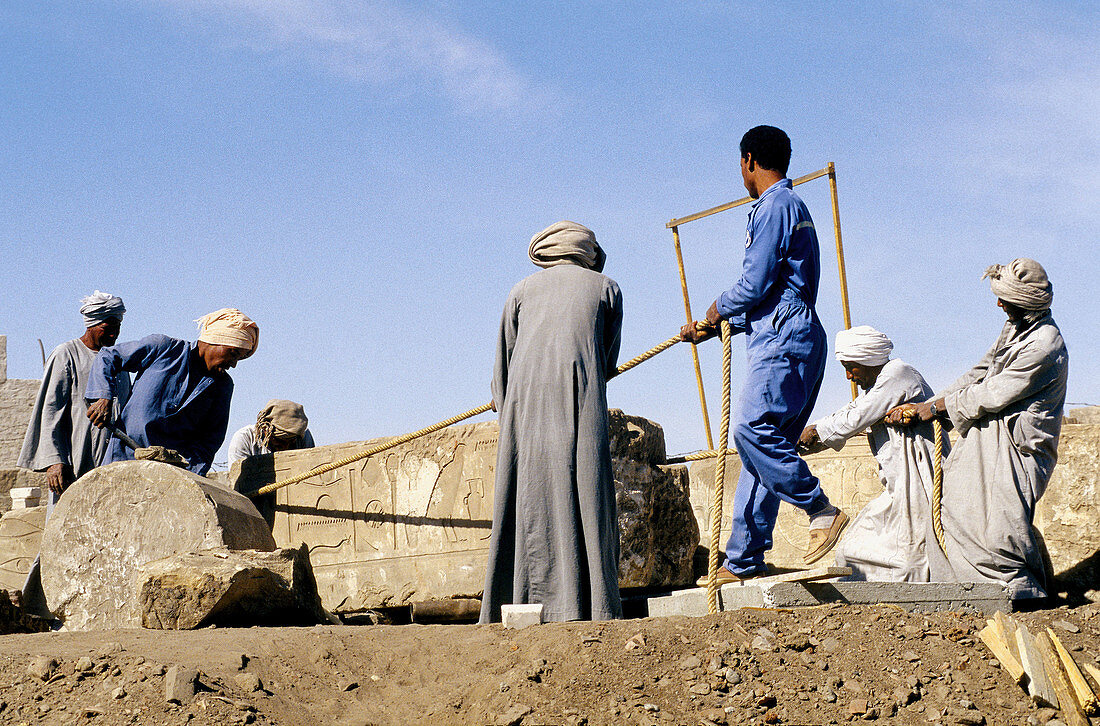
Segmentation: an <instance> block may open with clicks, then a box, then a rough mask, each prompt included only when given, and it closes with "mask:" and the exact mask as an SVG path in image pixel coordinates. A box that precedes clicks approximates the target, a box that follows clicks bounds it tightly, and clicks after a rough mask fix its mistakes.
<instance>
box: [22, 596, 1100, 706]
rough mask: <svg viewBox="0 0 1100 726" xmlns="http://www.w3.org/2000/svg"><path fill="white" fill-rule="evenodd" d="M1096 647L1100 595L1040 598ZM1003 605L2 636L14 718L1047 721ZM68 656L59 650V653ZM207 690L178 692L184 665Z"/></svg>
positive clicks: (1034, 616) (1086, 650)
mask: <svg viewBox="0 0 1100 726" xmlns="http://www.w3.org/2000/svg"><path fill="white" fill-rule="evenodd" d="M1015 617H1016V618H1017V620H1018V621H1020V622H1022V623H1025V624H1026V625H1027V626H1028V627H1029V628H1030V629H1031V630H1032V632H1035V631H1037V630H1040V629H1042V628H1044V627H1048V626H1049V627H1051V628H1053V630H1054V631H1055V632H1056V633H1057V634H1058V636H1059V637H1060V638H1061V639H1062V641H1063V642H1064V643H1065V645H1066V646H1067V647H1068V648H1069V649H1070V650H1071V651H1073V655H1074V657H1075V658H1077V659H1078V661H1079V662H1084V661H1089V662H1093V663H1095V662H1097V658H1098V656H1100V637H1098V636H1100V605H1097V604H1085V605H1080V606H1077V607H1069V606H1065V607H1060V608H1055V609H1051V610H1044V611H1036V612H1030V613H1018V614H1016V616H1015ZM984 621H985V619H984V617H982V616H979V615H975V614H972V613H935V614H928V615H920V614H910V613H906V612H903V611H902V610H900V609H898V608H896V607H892V606H885V605H879V606H874V607H866V606H861V607H852V606H841V605H829V606H822V607H817V608H807V609H799V610H741V611H737V612H732V613H723V614H720V615H714V616H707V617H700V618H683V617H674V618H647V619H639V620H623V621H615V622H605V623H567V624H548V625H541V626H537V627H532V628H528V629H525V630H520V631H516V630H505V629H503V628H502V627H501V626H499V625H492V626H477V625H400V626H397V625H370V626H350V625H342V626H339V625H326V626H317V627H310V628H249V629H206V630H200V631H192V632H175V631H151V630H121V631H111V632H93V633H37V634H27V635H5V636H0V723H4V724H85V723H87V724H97V725H104V726H115V725H121V724H156V725H157V726H173V725H176V724H180V725H182V724H219V725H221V724H249V723H256V724H292V725H298V724H302V725H308V726H315V725H327V724H355V725H357V726H358V725H361V724H569V725H571V726H578V725H580V724H590V725H591V726H597V725H599V724H639V725H643V724H644V725H646V726H648V725H650V724H661V725H663V724H691V725H693V726H698V725H703V726H707V725H708V724H729V725H731V726H732V725H734V724H736V725H738V726H741V725H742V724H772V723H774V724H836V723H846V722H849V721H862V720H869V721H876V720H877V721H880V722H884V723H891V724H929V723H940V724H1006V725H1017V724H1040V723H1048V722H1049V723H1058V722H1056V721H1052V720H1051V719H1053V718H1054V717H1055V716H1056V712H1055V711H1053V710H1051V709H1040V708H1037V707H1036V706H1034V705H1032V704H1031V703H1030V701H1029V699H1028V698H1027V695H1026V694H1025V693H1024V691H1023V690H1022V689H1021V688H1019V687H1018V686H1017V685H1016V684H1015V683H1013V682H1012V680H1011V678H1010V677H1009V676H1008V674H1007V673H1006V672H1004V671H1003V670H1002V669H1001V668H1000V667H999V666H998V664H997V662H996V660H995V659H994V658H993V656H992V654H991V653H990V652H989V651H988V650H987V649H986V647H985V646H984V645H983V644H982V643H981V641H980V640H979V639H978V637H977V631H978V629H980V628H981V627H982V626H983V625H984ZM54 661H56V663H54ZM173 666H177V667H179V668H181V669H195V670H197V671H198V672H199V676H198V692H197V693H195V695H194V696H193V697H189V696H188V695H187V694H184V696H182V697H181V698H180V699H179V702H178V703H177V702H169V701H168V700H167V697H166V678H167V676H168V673H167V671H168V669H170V668H171V667H173Z"/></svg>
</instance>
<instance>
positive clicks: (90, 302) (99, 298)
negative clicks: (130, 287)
mask: <svg viewBox="0 0 1100 726" xmlns="http://www.w3.org/2000/svg"><path fill="white" fill-rule="evenodd" d="M125 312H126V306H125V305H123V304H122V298H120V297H118V296H117V295H112V294H111V293H109V292H100V291H99V290H96V291H95V292H93V293H92V294H91V295H89V296H88V297H85V298H81V300H80V314H81V315H83V316H84V327H85V328H91V327H94V326H96V325H99V324H100V323H102V322H103V321H105V320H107V318H118V319H119V320H122V315H123V313H125Z"/></svg>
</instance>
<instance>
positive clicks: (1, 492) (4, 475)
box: [0, 467, 46, 514]
mask: <svg viewBox="0 0 1100 726" xmlns="http://www.w3.org/2000/svg"><path fill="white" fill-rule="evenodd" d="M22 487H38V488H39V489H40V490H42V491H43V492H45V491H46V472H44V471H43V472H39V471H31V470H29V469H20V468H18V467H13V468H11V469H0V514H2V513H4V512H10V511H11V495H10V492H11V490H12V489H18V488H22Z"/></svg>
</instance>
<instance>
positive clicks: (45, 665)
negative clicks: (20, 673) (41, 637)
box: [27, 655, 57, 681]
mask: <svg viewBox="0 0 1100 726" xmlns="http://www.w3.org/2000/svg"><path fill="white" fill-rule="evenodd" d="M56 669H57V659H56V658H51V657H50V656H48V655H36V656H35V657H34V658H31V662H30V663H28V664H27V675H28V676H31V677H32V678H37V679H38V680H40V681H48V680H49V679H50V676H52V675H53V672H54V671H55V670H56Z"/></svg>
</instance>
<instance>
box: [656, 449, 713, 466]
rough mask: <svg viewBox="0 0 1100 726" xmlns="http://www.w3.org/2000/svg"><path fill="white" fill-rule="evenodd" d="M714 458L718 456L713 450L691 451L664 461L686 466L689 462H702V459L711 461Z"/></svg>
mask: <svg viewBox="0 0 1100 726" xmlns="http://www.w3.org/2000/svg"><path fill="white" fill-rule="evenodd" d="M716 456H718V452H717V451H713V450H704V451H693V452H692V453H690V454H684V455H683V456H674V457H672V458H671V459H665V463H666V464H686V463H688V462H689V461H702V460H703V459H713V458H714V457H716Z"/></svg>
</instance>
